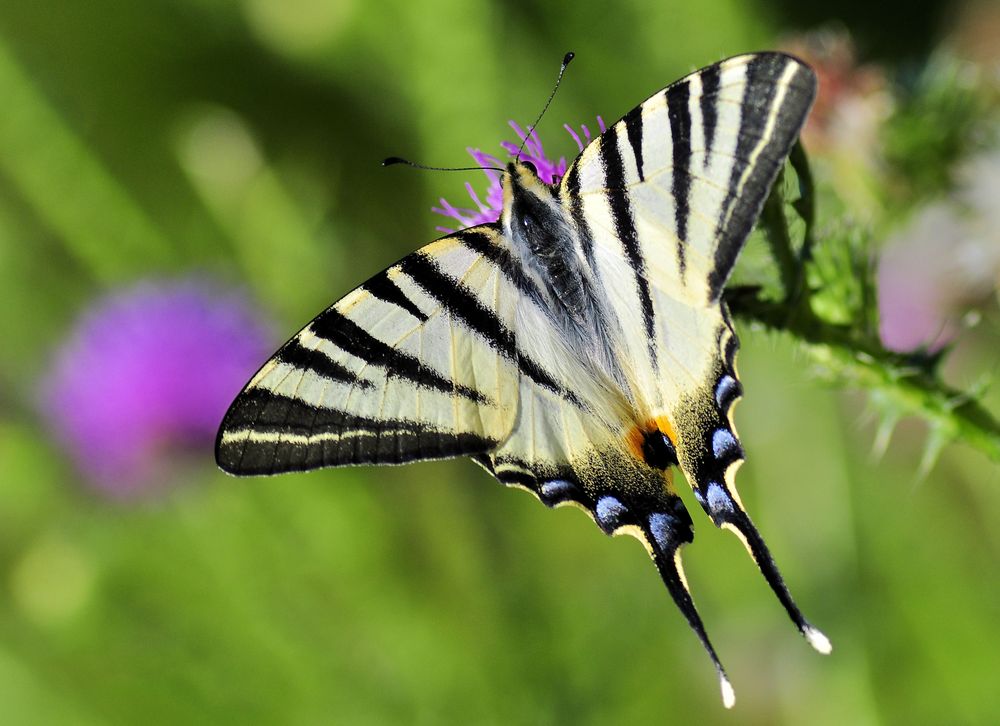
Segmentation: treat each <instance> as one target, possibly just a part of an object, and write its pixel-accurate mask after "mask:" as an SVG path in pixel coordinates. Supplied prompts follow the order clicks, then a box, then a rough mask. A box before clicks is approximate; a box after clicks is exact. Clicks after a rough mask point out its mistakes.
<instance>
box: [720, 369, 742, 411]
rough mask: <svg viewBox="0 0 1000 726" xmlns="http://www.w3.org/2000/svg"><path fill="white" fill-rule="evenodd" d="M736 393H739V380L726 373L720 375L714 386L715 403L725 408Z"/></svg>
mask: <svg viewBox="0 0 1000 726" xmlns="http://www.w3.org/2000/svg"><path fill="white" fill-rule="evenodd" d="M738 395H740V383H739V381H737V380H736V379H735V378H733V377H732V376H730V375H728V374H726V375H724V376H722V378H720V379H719V383H718V384H717V385H716V386H715V403H716V404H717V405H718V407H719V408H720V409H722V410H725V409H727V408H728V407H729V404H731V403H732V402H733V399H734V398H736V397H737V396H738Z"/></svg>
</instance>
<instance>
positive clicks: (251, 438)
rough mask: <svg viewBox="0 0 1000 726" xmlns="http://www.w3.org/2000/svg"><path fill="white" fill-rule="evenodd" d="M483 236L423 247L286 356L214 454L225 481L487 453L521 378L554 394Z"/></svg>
mask: <svg viewBox="0 0 1000 726" xmlns="http://www.w3.org/2000/svg"><path fill="white" fill-rule="evenodd" d="M508 257H509V254H508V252H507V250H506V247H505V242H504V239H503V237H502V236H501V235H500V234H499V233H498V232H497V229H496V227H495V226H493V225H485V226H482V227H477V228H473V229H469V230H465V231H463V232H461V233H458V234H455V235H452V236H449V237H445V238H442V239H440V240H438V241H436V242H434V243H431V244H429V245H427V246H426V247H423V248H422V249H420V250H418V251H417V252H414V253H413V254H411V255H409V256H408V257H406V258H404V259H403V260H401V261H400V262H399V263H397V264H395V265H393V266H392V267H390V268H388V269H387V270H385V271H383V272H381V273H379V274H378V275H375V276H374V277H373V278H371V279H370V280H368V281H367V282H366V283H364V284H363V285H361V286H360V287H358V288H357V289H355V290H354V291H352V292H351V293H349V294H348V295H346V296H345V297H344V298H343V299H341V300H340V301H339V302H337V303H335V304H334V305H333V306H332V307H330V308H329V309H327V310H326V311H324V312H323V313H321V314H320V315H318V316H317V317H316V318H315V319H314V320H313V321H312V322H310V323H309V324H308V325H307V326H306V327H305V328H303V329H302V330H301V331H300V332H299V333H298V334H296V335H295V336H294V337H293V338H292V339H291V340H289V341H288V342H287V343H285V345H283V346H282V347H281V349H280V350H278V352H277V353H276V354H275V355H274V357H272V358H271V360H269V361H268V362H267V363H266V364H265V365H264V366H263V368H261V370H260V371H259V372H258V373H257V374H256V375H255V376H254V377H253V379H252V380H251V381H250V383H248V384H247V386H246V388H245V389H244V390H243V392H242V393H241V394H240V395H239V397H238V398H237V399H236V400H235V402H234V403H233V405H232V406H231V407H230V409H229V412H228V413H227V414H226V417H225V419H224V420H223V423H222V427H221V429H220V431H219V436H218V439H217V443H216V459H217V461H218V463H219V466H220V467H222V468H223V469H224V470H226V471H227V472H230V473H233V474H275V473H278V472H283V471H292V470H306V469H314V468H317V467H323V466H342V465H348V464H399V463H403V462H407V461H413V460H419V459H432V458H441V457H449V456H457V455H461V454H475V453H480V452H484V451H488V450H490V449H492V448H493V447H495V446H496V445H497V444H498V443H500V442H501V441H503V440H504V439H505V438H506V437H507V435H508V434H509V433H510V431H511V429H512V427H513V425H514V419H515V416H516V413H517V395H518V381H519V379H520V378H521V377H522V375H524V376H526V377H527V378H528V379H529V380H531V381H533V383H534V384H535V385H538V386H539V387H541V388H542V389H543V390H553V391H557V390H559V388H558V386H557V385H556V384H555V383H554V382H553V381H552V379H551V378H550V377H549V376H548V375H547V373H546V372H545V371H544V370H542V369H541V368H540V367H539V366H538V365H537V364H536V363H535V362H534V361H532V360H529V359H528V358H527V357H526V356H525V355H524V354H523V352H522V351H521V350H520V349H519V347H518V345H517V342H516V341H515V339H514V334H513V321H514V315H515V311H516V308H517V304H518V303H517V300H518V298H519V297H520V296H521V295H522V294H523V291H522V290H521V286H523V285H524V284H525V282H524V281H523V280H521V279H520V278H518V276H517V275H516V274H515V272H514V271H513V268H511V267H510V266H508V265H506V263H505V260H506V259H507V258H508Z"/></svg>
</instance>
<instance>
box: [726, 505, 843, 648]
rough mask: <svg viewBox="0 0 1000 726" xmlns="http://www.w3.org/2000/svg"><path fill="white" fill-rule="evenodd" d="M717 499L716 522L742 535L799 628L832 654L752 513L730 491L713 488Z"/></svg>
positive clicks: (803, 633) (812, 642)
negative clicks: (793, 592)
mask: <svg viewBox="0 0 1000 726" xmlns="http://www.w3.org/2000/svg"><path fill="white" fill-rule="evenodd" d="M720 488H721V487H720ZM713 500H714V502H713V504H714V506H713V505H712V504H710V505H709V506H710V507H712V508H711V509H710V510H709V514H710V515H711V516H712V518H713V520H715V523H716V525H718V526H719V527H721V528H723V529H728V530H729V531H731V532H732V533H733V534H735V535H736V536H737V537H738V538H739V539H740V541H741V542H742V543H743V546H744V547H746V549H747V552H749V553H750V556H751V557H752V558H753V560H754V562H756V563H757V567H759V568H760V571H761V573H762V574H763V575H764V579H765V580H767V584H768V585H770V586H771V589H772V590H773V591H774V594H775V595H776V596H777V598H778V601H779V602H781V604H782V606H783V607H784V608H785V611H786V612H787V613H788V617H790V618H791V619H792V622H793V623H795V627H797V628H798V629H799V632H800V633H802V635H803V636H804V637H805V639H806V640H807V641H809V644H810V645H811V646H812V647H813V648H815V649H816V650H817V651H818V652H820V653H823V654H824V655H827V654H829V653H830V651H832V650H833V646H832V645H831V644H830V640H829V639H828V638H827V637H826V636H825V635H824V634H823V633H822V632H821V631H820V630H819V629H817V628H816V627H815V626H813V625H812V624H811V623H810V622H809V621H808V620H806V618H805V616H804V615H803V614H802V611H801V610H799V607H798V605H796V604H795V601H794V600H793V599H792V595H791V593H790V592H789V591H788V586H787V585H786V584H785V581H784V579H783V578H782V577H781V573H780V572H779V571H778V566H777V565H776V564H775V563H774V558H773V557H772V556H771V552H770V550H768V548H767V545H766V544H765V543H764V538H763V537H761V535H760V532H758V531H757V528H756V527H755V526H754V524H753V522H752V521H751V519H750V515H748V514H747V513H746V511H745V510H744V509H743V508H742V507H741V506H740V504H739V502H738V500H737V499H736V497H734V496H733V495H732V494H730V493H729V492H728V491H723V492H721V493H720V492H713Z"/></svg>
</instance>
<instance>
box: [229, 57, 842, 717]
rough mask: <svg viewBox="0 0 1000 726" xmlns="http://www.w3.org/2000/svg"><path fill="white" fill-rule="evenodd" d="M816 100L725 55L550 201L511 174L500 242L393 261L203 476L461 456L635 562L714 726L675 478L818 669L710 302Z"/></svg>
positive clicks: (473, 241)
mask: <svg viewBox="0 0 1000 726" xmlns="http://www.w3.org/2000/svg"><path fill="white" fill-rule="evenodd" d="M815 93H816V78H815V75H814V74H813V72H812V71H811V70H810V69H809V68H808V67H807V66H806V65H804V64H803V63H801V62H800V61H798V60H797V59H795V58H793V57H790V56H788V55H784V54H781V53H757V54H751V55H742V56H738V57H735V58H730V59H728V60H725V61H722V62H720V63H716V64H715V65H711V66H708V67H707V68H703V69H701V70H699V71H697V72H695V73H692V74H691V75H689V76H687V77H685V78H682V79H681V80H679V81H677V82H676V83H673V84H671V85H669V86H667V87H666V88H665V89H663V90H661V91H659V92H657V93H656V94H654V95H653V96H651V97H650V98H649V99H647V100H646V101H644V102H642V103H641V104H639V105H638V106H636V107H635V108H634V109H632V110H631V111H629V112H628V113H627V114H625V116H624V117H623V118H622V119H621V120H620V121H618V122H617V123H615V124H614V125H613V126H611V127H610V128H608V130H607V131H606V132H605V133H603V134H601V135H600V136H599V137H598V138H596V139H594V141H592V142H591V143H590V144H589V145H587V147H586V148H584V150H583V152H582V153H581V154H580V155H579V157H578V158H577V159H576V160H575V161H574V162H573V163H572V164H571V165H570V166H569V168H568V169H567V171H566V174H565V175H564V176H563V177H562V179H561V180H560V181H559V182H558V183H557V184H555V185H551V186H550V185H547V184H544V183H542V181H541V180H540V179H539V177H538V175H537V173H536V171H535V169H534V168H533V167H531V166H530V165H528V164H525V163H521V162H519V161H517V160H515V161H514V162H512V163H510V164H509V165H508V166H507V167H506V170H505V171H504V172H503V175H502V186H503V211H502V215H501V217H500V219H499V220H498V221H497V222H495V223H492V224H483V225H480V226H476V227H471V228H469V229H464V230H462V231H460V232H457V233H455V234H450V235H448V236H446V237H442V238H441V239H439V240H437V241H435V242H432V243H430V244H428V245H426V246H425V247H422V248H420V249H419V250H417V251H416V252H414V253H412V254H410V255H408V256H407V257H404V258H403V259H402V260H401V261H399V262H398V263H396V264H394V265H392V266H391V267H389V268H388V269H386V270H385V271H383V272H380V273H379V274H377V275H375V276H374V277H372V278H371V279H370V280H368V281H367V282H365V283H364V284H362V285H361V286H360V287H358V288H357V289H355V290H353V291H352V292H350V293H348V294H347V295H346V296H345V297H344V298H342V299H341V300H340V301H338V302H336V303H335V304H334V305H333V306H332V307H330V308H328V309H327V310H325V311H324V312H322V313H320V314H319V315H318V316H317V317H316V318H315V319H314V320H313V321H312V322H310V323H309V324H308V325H306V327H305V328H303V329H302V330H301V331H300V332H299V333H298V334H296V335H295V336H294V337H293V338H292V339H291V340H289V341H288V342H287V343H285V344H284V345H283V346H282V347H281V348H280V349H279V350H278V352H277V353H275V355H274V357H272V358H271V359H270V360H269V361H268V362H267V363H265V364H264V366H263V368H261V369H260V371H259V372H258V373H257V374H256V375H255V376H254V377H253V379H252V380H251V381H250V382H249V383H248V384H247V386H246V388H245V389H244V390H243V391H242V392H241V393H240V394H239V396H238V397H237V399H236V400H235V402H234V403H233V404H232V406H231V408H230V409H229V411H228V413H227V414H226V416H225V419H224V420H223V422H222V426H221V429H220V431H219V435H218V440H217V442H216V459H217V461H218V464H219V466H220V467H221V468H222V469H224V470H225V471H227V472H229V473H231V474H237V475H260V474H264V475H266V474H277V473H280V472H287V471H303V470H308V469H316V468H319V467H326V466H347V465H353V464H402V463H404V462H409V461H418V460H424V459H440V458H444V457H453V456H463V455H464V456H471V457H472V458H473V460H474V461H476V462H477V463H478V464H480V465H481V466H482V467H483V468H485V469H486V470H487V471H488V472H489V473H490V474H492V475H493V476H494V477H496V478H497V479H498V480H499V481H500V482H502V483H503V484H507V485H511V486H517V487H521V488H523V489H527V490H528V491H530V492H531V493H532V494H534V495H535V496H536V497H538V498H539V499H540V500H541V501H542V502H543V503H545V504H547V505H548V506H559V505H562V504H573V505H576V506H578V507H580V508H582V509H583V510H584V511H586V512H587V513H588V514H589V515H590V516H591V517H592V518H593V519H594V521H595V522H596V523H597V525H598V526H599V527H600V528H601V529H602V530H603V531H604V532H606V533H607V534H611V535H616V534H630V535H632V536H634V537H636V538H638V539H639V541H641V542H642V543H643V544H644V545H645V547H646V549H647V550H648V551H649V554H650V555H651V556H652V559H653V562H654V563H655V565H656V568H657V570H658V571H659V573H660V576H661V577H662V579H663V582H664V583H665V584H666V587H667V590H668V591H669V592H670V595H671V597H673V599H674V602H675V603H676V604H677V606H678V607H679V608H680V610H681V612H682V613H683V615H684V617H685V618H686V619H687V622H688V624H689V625H690V626H691V628H692V629H693V630H694V631H695V633H696V634H697V636H698V638H699V639H700V640H701V643H702V645H703V646H704V647H705V649H706V650H707V651H708V654H709V656H710V657H711V659H712V662H713V664H714V665H715V668H716V669H717V671H718V674H719V678H720V681H721V685H722V692H723V700H724V702H725V704H726V706H731V705H732V704H733V701H734V695H733V690H732V687H731V686H730V684H729V681H728V679H727V678H726V675H725V672H724V671H723V668H722V665H721V663H720V662H719V659H718V657H717V656H716V653H715V650H714V649H713V647H712V645H711V643H710V642H709V639H708V636H707V635H706V633H705V630H704V628H703V626H702V621H701V618H700V617H699V615H698V612H697V611H696V610H695V607H694V604H693V602H692V599H691V594H690V592H689V590H688V585H687V581H686V579H685V577H684V572H683V569H682V567H681V556H680V552H681V547H682V546H683V545H685V544H687V543H689V542H691V541H692V538H693V530H692V520H691V517H690V515H689V514H688V512H687V510H686V509H685V507H684V505H683V503H682V502H681V499H680V498H679V497H678V495H677V493H676V490H675V488H674V480H673V479H674V478H673V469H674V467H677V468H679V469H680V470H681V471H682V472H683V473H684V476H685V478H686V479H687V481H688V482H689V483H690V485H691V486H692V488H693V489H694V495H695V497H696V499H697V501H698V503H699V504H700V505H701V506H702V507H703V508H704V510H705V512H706V513H707V514H708V516H709V517H710V518H711V520H712V521H713V522H714V523H715V524H716V525H717V526H720V527H725V528H727V529H729V530H732V532H734V533H735V534H736V536H737V537H739V538H740V540H741V541H742V542H743V544H744V545H745V546H746V548H747V550H748V551H749V553H750V556H751V557H752V558H753V559H754V561H755V562H756V563H757V565H758V566H759V567H760V570H761V572H762V573H763V575H764V577H765V578H766V580H767V582H768V584H769V585H770V586H771V588H772V589H773V590H774V592H775V594H776V595H777V597H778V599H779V600H780V601H781V604H782V605H783V606H784V607H785V609H786V610H787V611H788V614H789V615H790V616H791V619H792V621H793V622H794V623H795V625H796V626H797V627H798V629H799V630H800V631H801V633H802V634H803V635H804V636H805V637H806V639H807V640H808V641H809V642H810V643H811V644H812V645H813V646H814V647H815V648H816V649H817V650H818V651H820V652H821V653H828V652H829V651H830V643H829V641H828V640H827V639H826V637H825V636H824V635H823V634H822V633H821V632H820V631H819V630H817V629H816V628H814V627H813V626H812V625H810V624H809V622H808V621H807V620H806V619H805V618H804V617H803V615H802V614H801V612H800V611H799V609H798V607H797V606H796V605H795V603H794V602H793V601H792V597H791V595H790V594H789V592H788V589H787V587H786V586H785V583H784V582H783V580H782V578H781V575H780V574H779V573H778V570H777V568H776V566H775V564H774V561H773V560H772V558H771V555H770V553H769V552H768V549H767V546H766V545H765V544H764V540H763V539H762V538H761V536H760V534H759V533H758V532H757V529H756V528H755V527H754V525H753V523H752V522H751V520H750V517H749V516H748V515H747V513H746V511H745V510H744V508H743V505H742V503H741V502H740V498H739V495H738V494H737V492H736V487H735V484H734V475H735V473H736V470H737V468H738V467H739V465H740V463H741V462H742V460H743V449H742V447H741V446H740V442H739V439H738V438H737V435H736V432H735V429H734V427H733V419H732V409H733V404H734V402H735V401H736V400H737V398H739V397H740V395H741V392H742V389H741V386H740V382H739V379H738V377H737V374H736V367H735V356H736V350H737V347H738V341H737V338H736V332H735V330H734V328H733V324H732V321H731V320H730V318H729V315H728V313H727V310H726V306H725V304H724V302H723V300H722V292H723V286H724V285H725V283H726V280H727V279H728V277H729V275H730V272H731V271H732V269H733V264H734V263H735V261H736V257H737V255H738V254H739V252H740V249H741V248H742V247H743V244H744V242H745V241H746V239H747V236H748V234H749V233H750V231H751V228H752V227H753V225H754V223H755V221H756V219H757V216H758V214H759V213H760V211H761V208H762V205H763V203H764V200H765V198H766V196H767V195H768V193H769V190H770V187H771V185H772V184H773V182H774V180H775V178H776V177H777V175H778V172H779V170H780V169H781V168H782V166H783V164H784V162H785V159H786V157H787V156H788V154H789V152H790V150H791V148H792V145H793V144H794V143H795V141H796V139H797V137H798V134H799V130H800V129H801V128H802V125H803V123H804V121H805V118H806V115H807V113H808V112H809V108H810V106H811V105H812V102H813V99H814V96H815Z"/></svg>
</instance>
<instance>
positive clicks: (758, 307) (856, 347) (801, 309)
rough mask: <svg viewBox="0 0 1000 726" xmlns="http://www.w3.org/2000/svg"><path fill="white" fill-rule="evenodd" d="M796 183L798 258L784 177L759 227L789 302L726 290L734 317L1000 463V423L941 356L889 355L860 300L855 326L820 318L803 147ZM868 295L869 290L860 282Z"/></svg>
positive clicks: (796, 158) (797, 156)
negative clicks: (798, 347) (787, 341)
mask: <svg viewBox="0 0 1000 726" xmlns="http://www.w3.org/2000/svg"><path fill="white" fill-rule="evenodd" d="M791 161H792V166H793V168H794V169H795V172H796V175H797V177H798V180H799V190H800V194H801V196H800V198H799V199H797V200H795V201H794V202H792V207H793V208H794V209H795V210H796V212H797V213H798V214H799V215H800V216H801V217H802V218H803V220H804V221H805V223H806V232H805V240H804V241H803V246H802V248H801V250H800V251H799V253H798V254H796V253H795V251H794V249H793V246H792V241H791V236H790V233H789V229H788V220H787V219H786V217H785V209H784V200H783V198H782V194H781V187H782V184H781V180H780V179H779V181H778V183H776V184H775V187H774V190H773V191H772V194H771V196H770V197H769V199H768V201H767V203H766V204H765V207H764V211H763V213H762V214H761V225H762V227H763V230H764V232H765V234H766V235H767V239H768V242H769V244H770V247H771V251H772V254H773V255H774V258H775V261H776V262H777V264H778V266H779V269H780V276H781V282H782V286H783V288H784V294H785V299H784V300H782V301H780V302H775V301H770V300H765V299H762V298H761V297H759V296H758V294H757V292H758V290H757V289H756V288H753V287H735V288H731V289H729V290H727V291H726V301H727V303H728V304H729V306H730V309H731V310H732V312H733V314H734V315H735V316H736V317H738V318H741V319H743V320H746V321H748V322H751V323H756V324H758V325H761V326H763V327H765V328H767V329H769V330H774V331H781V332H783V333H785V334H787V335H790V336H792V337H793V338H795V339H796V340H798V341H799V342H800V343H802V344H803V345H804V346H805V347H806V349H807V350H808V351H809V352H810V354H811V355H812V356H813V357H814V359H816V360H817V362H819V363H820V364H822V365H823V366H824V367H825V368H826V369H827V370H828V371H829V372H831V373H832V374H834V375H835V376H836V377H838V378H839V379H840V380H842V381H844V382H846V383H849V384H851V385H855V386H858V387H860V388H866V389H869V390H872V391H877V392H878V393H879V394H880V396H882V398H883V399H884V400H886V401H887V402H888V403H890V404H891V405H892V407H893V409H894V411H895V412H897V413H901V414H906V415H914V416H919V417H921V418H923V419H925V420H926V421H927V422H928V423H929V424H930V425H931V428H932V434H933V435H936V436H938V437H944V438H946V439H951V440H961V441H965V442H966V443H968V444H969V445H971V446H973V447H975V448H976V449H978V450H979V451H981V452H983V453H984V454H986V455H987V456H989V457H990V458H992V459H993V460H995V461H1000V422H998V421H997V420H996V418H994V417H993V415H992V414H991V413H990V412H989V411H987V410H986V409H985V408H983V406H982V405H981V404H980V403H979V402H978V401H977V400H975V398H974V396H972V395H970V394H968V393H964V392H962V391H959V390H956V389H954V388H952V387H950V386H948V385H946V384H945V383H944V382H943V381H941V380H940V377H939V376H938V374H937V363H938V362H939V361H940V356H927V355H926V354H921V353H914V354H901V353H895V352H893V351H889V350H886V349H885V348H884V347H883V346H882V343H881V341H880V340H879V339H878V335H877V333H876V332H874V331H875V329H876V326H874V325H873V324H872V322H873V321H872V320H870V319H868V317H869V316H866V311H867V309H868V307H873V305H872V303H871V301H863V302H862V305H861V310H860V313H858V314H857V315H855V319H854V320H853V321H852V324H851V325H841V324H836V323H831V322H828V321H826V320H824V319H823V318H821V317H820V316H818V315H817V314H816V312H815V311H814V310H813V308H812V306H811V304H810V297H811V292H812V291H811V290H809V288H808V286H807V285H805V284H804V280H805V272H804V268H805V264H807V262H808V260H809V258H810V255H811V246H812V239H811V238H812V233H813V218H814V199H813V184H812V174H811V172H810V170H809V165H808V159H807V158H806V156H805V152H804V150H803V149H802V148H801V146H799V145H796V147H795V150H794V151H793V153H792V156H791ZM863 264H865V265H867V264H869V263H868V261H867V260H865V261H863ZM862 289H863V290H864V285H862Z"/></svg>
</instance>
